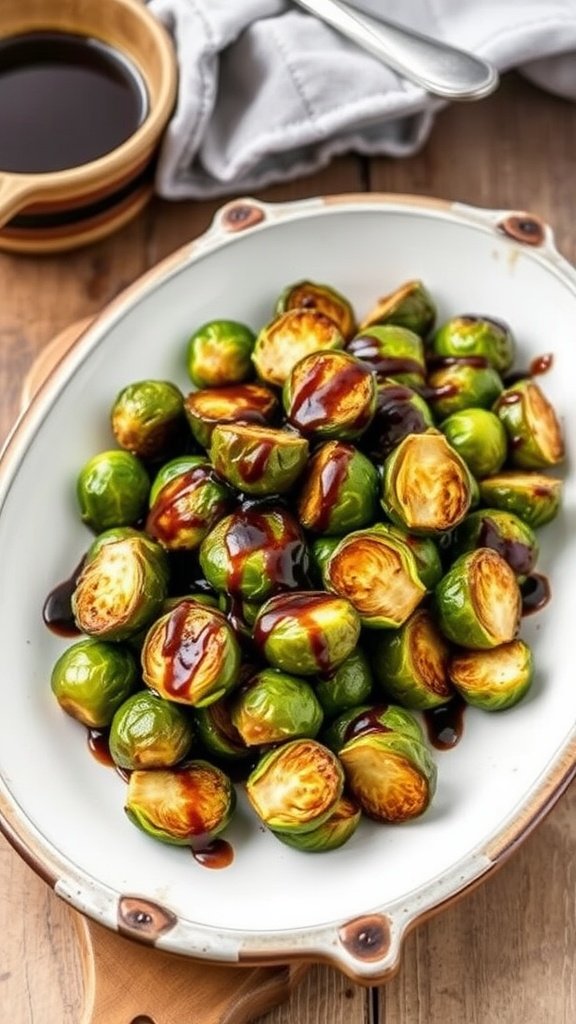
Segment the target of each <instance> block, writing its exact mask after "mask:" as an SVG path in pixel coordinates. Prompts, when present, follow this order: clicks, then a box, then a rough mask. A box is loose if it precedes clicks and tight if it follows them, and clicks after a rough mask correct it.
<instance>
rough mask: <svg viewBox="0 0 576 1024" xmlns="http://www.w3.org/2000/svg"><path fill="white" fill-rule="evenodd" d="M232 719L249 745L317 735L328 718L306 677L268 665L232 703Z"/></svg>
mask: <svg viewBox="0 0 576 1024" xmlns="http://www.w3.org/2000/svg"><path fill="white" fill-rule="evenodd" d="M231 714H232V722H233V723H234V725H235V727H236V729H237V730H238V732H239V733H240V735H241V737H242V739H243V740H244V743H245V744H246V746H248V747H261V746H265V745H266V744H268V743H282V742H284V740H291V739H298V738H299V737H309V738H311V739H313V738H314V736H316V735H317V733H318V731H319V729H320V726H321V725H322V721H323V718H324V715H323V712H322V707H321V705H320V703H319V701H318V698H317V697H316V695H315V693H314V690H313V689H312V687H311V686H310V684H309V683H307V682H306V681H305V680H304V679H298V678H296V676H290V675H287V673H286V672H278V671H277V670H276V669H274V668H265V669H263V670H262V671H261V672H258V673H257V674H256V675H255V676H253V677H252V679H251V680H250V682H249V683H248V685H247V686H246V687H245V688H244V689H243V690H242V692H241V693H240V694H239V696H238V697H236V700H235V701H234V703H233V705H232V712H231Z"/></svg>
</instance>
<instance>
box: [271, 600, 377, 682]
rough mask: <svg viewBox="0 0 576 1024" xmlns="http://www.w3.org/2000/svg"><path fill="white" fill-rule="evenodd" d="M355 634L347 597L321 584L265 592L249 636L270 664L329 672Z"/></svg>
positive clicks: (302, 671)
mask: <svg viewBox="0 0 576 1024" xmlns="http://www.w3.org/2000/svg"><path fill="white" fill-rule="evenodd" d="M359 635H360V619H359V618H358V615H357V614H356V611H355V610H354V608H353V607H352V605H351V604H350V602H349V601H346V600H345V599H344V598H342V597H336V596H334V595H333V594H327V593H326V592H324V591H322V590H302V591H294V592H292V593H291V594H280V595H279V596H278V597H271V598H270V600H269V601H267V602H266V604H264V605H263V606H262V608H261V609H260V612H259V614H258V617H257V619H256V622H255V624H254V640H255V641H256V644H257V645H258V647H259V648H260V650H261V651H263V653H264V655H265V657H266V659H267V660H268V661H269V662H270V664H271V665H274V667H275V668H279V669H281V670H282V671H284V672H294V673H295V675H302V676H315V675H317V674H318V673H319V672H331V671H332V670H333V669H334V668H336V666H337V665H339V664H340V663H341V662H342V661H344V659H345V658H347V657H348V655H349V654H351V653H352V651H353V650H354V648H355V647H356V644H357V642H358V637H359Z"/></svg>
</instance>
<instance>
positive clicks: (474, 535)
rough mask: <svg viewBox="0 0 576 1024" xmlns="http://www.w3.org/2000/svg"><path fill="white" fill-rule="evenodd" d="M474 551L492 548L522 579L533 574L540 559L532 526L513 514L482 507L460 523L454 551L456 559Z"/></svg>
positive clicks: (455, 537)
mask: <svg viewBox="0 0 576 1024" xmlns="http://www.w3.org/2000/svg"><path fill="white" fill-rule="evenodd" d="M474 548H492V550H493V551H497V552H498V554H499V555H502V558H503V559H504V560H505V561H506V562H508V565H509V566H510V568H511V569H513V570H514V572H515V573H516V575H517V576H518V577H520V579H522V577H524V576H527V575H528V574H529V573H531V572H532V570H533V568H534V566H535V565H536V561H537V558H538V541H537V540H536V536H535V534H534V531H533V530H532V527H530V526H528V524H527V523H525V522H524V521H523V520H522V519H520V518H519V517H518V516H515V515H514V513H513V512H503V511H502V510H500V509H497V508H482V509H478V510H477V511H476V512H472V513H471V514H470V515H469V516H467V517H466V519H465V520H464V522H462V523H460V526H459V527H458V528H457V530H456V532H455V535H454V538H453V546H452V550H453V552H454V554H455V555H456V556H458V555H462V554H464V552H466V551H473V550H474Z"/></svg>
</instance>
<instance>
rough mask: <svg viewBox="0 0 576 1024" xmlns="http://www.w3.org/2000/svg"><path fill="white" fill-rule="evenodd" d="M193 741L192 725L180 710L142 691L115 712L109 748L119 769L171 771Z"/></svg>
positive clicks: (174, 705) (146, 691)
mask: <svg viewBox="0 0 576 1024" xmlns="http://www.w3.org/2000/svg"><path fill="white" fill-rule="evenodd" d="M193 741H194V732H193V729H192V725H191V723H190V721H189V719H188V718H186V715H185V714H184V713H183V712H182V711H181V710H180V708H179V707H177V705H176V704H172V703H169V702H168V701H167V700H162V698H161V697H157V696H156V694H153V693H150V692H149V691H148V690H145V691H144V692H142V693H135V694H134V695H133V696H132V697H129V698H128V700H127V701H125V702H124V703H123V704H122V705H121V706H120V707H119V708H118V710H117V711H116V713H115V715H114V718H113V719H112V728H111V729H110V740H109V746H110V754H111V755H112V760H113V761H114V763H115V764H117V765H118V767H119V768H128V769H130V770H132V769H135V768H171V767H172V765H175V764H177V763H178V761H181V760H182V758H183V757H185V756H186V754H187V753H188V752H189V751H190V748H191V746H192V743H193Z"/></svg>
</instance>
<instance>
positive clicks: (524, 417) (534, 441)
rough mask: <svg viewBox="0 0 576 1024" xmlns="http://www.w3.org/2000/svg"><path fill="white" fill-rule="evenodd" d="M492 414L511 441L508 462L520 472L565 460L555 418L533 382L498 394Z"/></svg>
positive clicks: (521, 382)
mask: <svg viewBox="0 0 576 1024" xmlns="http://www.w3.org/2000/svg"><path fill="white" fill-rule="evenodd" d="M494 412H495V413H496V415H497V416H498V417H499V418H500V420H501V421H502V423H503V424H504V428H505V430H506V433H507V434H508V439H509V442H510V460H511V462H512V463H513V465H514V466H518V467H519V468H520V469H543V468H545V467H546V466H556V465H557V464H558V463H559V462H562V460H563V458H564V439H563V437H562V428H561V426H560V423H559V422H558V417H557V416H556V413H555V412H554V409H553V408H552V406H551V405H550V402H549V401H548V399H547V398H546V396H545V395H544V394H543V392H542V391H541V390H540V388H539V386H538V384H535V383H534V381H533V380H521V381H518V383H517V384H513V385H512V386H511V387H509V388H506V390H505V391H504V392H503V393H502V394H501V395H500V398H499V399H498V401H497V402H496V404H495V405H494Z"/></svg>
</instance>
